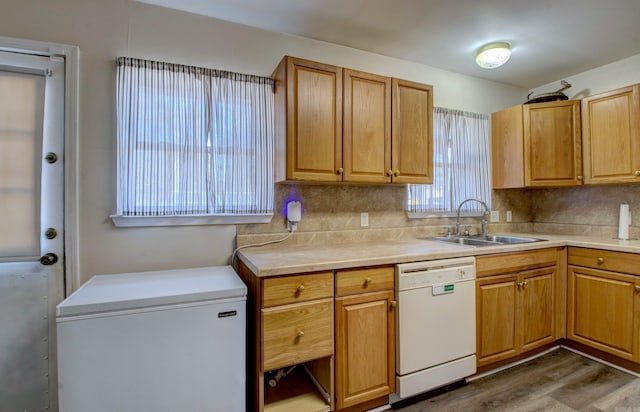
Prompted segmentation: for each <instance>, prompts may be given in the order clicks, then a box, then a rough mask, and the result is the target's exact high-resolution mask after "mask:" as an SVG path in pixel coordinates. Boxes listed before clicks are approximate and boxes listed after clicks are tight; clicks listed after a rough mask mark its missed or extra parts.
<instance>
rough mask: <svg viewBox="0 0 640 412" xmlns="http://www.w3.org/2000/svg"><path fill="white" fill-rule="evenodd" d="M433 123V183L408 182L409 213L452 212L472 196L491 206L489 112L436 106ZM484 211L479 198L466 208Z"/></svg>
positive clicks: (471, 211)
mask: <svg viewBox="0 0 640 412" xmlns="http://www.w3.org/2000/svg"><path fill="white" fill-rule="evenodd" d="M433 124H434V129H433V140H434V142H433V156H434V159H433V160H434V162H433V163H434V178H433V184H432V185H409V186H408V189H407V197H408V199H407V200H408V201H407V210H408V212H409V217H429V216H451V215H454V214H455V212H456V210H457V207H458V205H459V204H460V203H461V202H462V201H463V200H465V199H468V198H476V199H479V200H482V201H484V202H485V203H486V204H487V205H488V206H489V207H491V170H490V156H491V154H490V143H489V116H487V115H484V114H477V113H469V112H463V111H460V110H452V109H445V108H441V107H435V108H434V110H433ZM482 211H483V209H482V206H480V205H479V204H478V203H477V202H468V203H466V204H465V205H464V206H463V209H462V212H464V214H465V215H480V214H481V213H482Z"/></svg>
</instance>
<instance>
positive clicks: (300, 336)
mask: <svg viewBox="0 0 640 412" xmlns="http://www.w3.org/2000/svg"><path fill="white" fill-rule="evenodd" d="M296 338H298V339H301V338H304V332H303V331H300V332H298V333H297V334H296Z"/></svg>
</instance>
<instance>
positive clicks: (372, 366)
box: [336, 291, 395, 409]
mask: <svg viewBox="0 0 640 412" xmlns="http://www.w3.org/2000/svg"><path fill="white" fill-rule="evenodd" d="M392 302H393V291H385V292H375V293H367V294H363V295H354V296H350V297H344V298H337V299H336V406H337V408H338V409H341V408H347V407H349V406H353V405H357V404H360V403H363V402H366V401H368V400H372V399H376V398H378V397H381V396H385V395H388V394H389V393H392V392H393V391H394V390H395V335H394V330H395V321H394V319H395V313H394V312H395V311H394V310H393V307H394V303H392Z"/></svg>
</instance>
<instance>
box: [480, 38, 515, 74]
mask: <svg viewBox="0 0 640 412" xmlns="http://www.w3.org/2000/svg"><path fill="white" fill-rule="evenodd" d="M509 57H511V46H510V45H509V43H506V42H497V43H489V44H487V45H484V46H482V47H480V48H479V49H478V52H477V54H476V63H478V66H480V67H482V68H483V69H495V68H496V67H500V66H502V65H503V64H505V63H506V62H507V60H509Z"/></svg>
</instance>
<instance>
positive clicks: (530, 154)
mask: <svg viewBox="0 0 640 412" xmlns="http://www.w3.org/2000/svg"><path fill="white" fill-rule="evenodd" d="M581 143H582V138H581V123H580V101H579V100H564V101H558V102H548V103H533V104H524V105H520V106H514V107H511V108H508V109H505V110H502V111H500V112H496V113H493V114H492V115H491V160H492V174H493V176H492V182H493V186H492V187H493V188H494V189H506V188H516V187H559V186H578V185H581V184H582V179H583V177H582V145H581Z"/></svg>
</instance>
